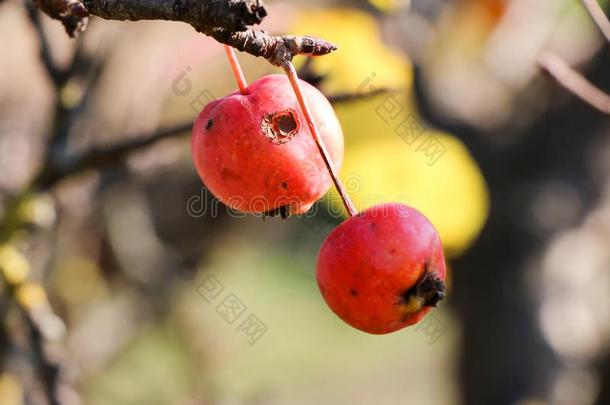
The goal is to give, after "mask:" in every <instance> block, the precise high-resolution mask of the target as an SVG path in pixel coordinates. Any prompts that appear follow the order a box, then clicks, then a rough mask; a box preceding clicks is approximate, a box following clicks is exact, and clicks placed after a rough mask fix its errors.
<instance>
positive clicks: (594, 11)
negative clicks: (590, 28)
mask: <svg viewBox="0 0 610 405" xmlns="http://www.w3.org/2000/svg"><path fill="white" fill-rule="evenodd" d="M582 2H583V4H584V5H585V7H586V8H587V11H588V12H589V14H590V15H591V17H592V18H593V20H594V21H595V23H596V24H597V26H598V27H599V29H600V31H601V32H602V34H604V36H605V37H606V40H608V41H609V42H610V21H608V17H606V14H604V10H602V8H601V7H600V6H599V3H597V0H582Z"/></svg>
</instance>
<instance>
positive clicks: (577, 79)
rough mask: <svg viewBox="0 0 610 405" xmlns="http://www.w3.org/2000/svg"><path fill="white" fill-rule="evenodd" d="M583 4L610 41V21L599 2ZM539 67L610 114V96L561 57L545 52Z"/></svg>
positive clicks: (579, 95) (589, 1)
mask: <svg viewBox="0 0 610 405" xmlns="http://www.w3.org/2000/svg"><path fill="white" fill-rule="evenodd" d="M582 2H583V4H584V5H585V7H586V8H587V11H588V12H589V14H590V15H591V17H592V18H593V20H594V21H595V23H596V24H597V26H598V27H599V29H600V31H601V32H602V34H604V36H605V37H606V40H608V41H610V21H608V17H606V15H605V14H604V11H603V10H602V9H601V7H600V6H599V4H598V3H597V0H582ZM538 65H539V66H540V67H541V68H542V69H544V70H545V71H546V72H547V73H549V74H550V75H551V76H553V77H554V78H555V80H557V82H559V84H561V85H562V86H563V87H565V88H566V89H568V90H569V91H571V92H572V93H574V94H575V95H576V96H578V97H580V98H581V99H582V100H583V101H584V102H586V103H588V104H590V105H591V106H593V107H595V108H597V109H598V110H599V111H601V112H603V113H606V114H610V96H609V95H608V94H606V93H604V92H603V91H601V90H600V89H599V88H597V87H596V86H595V85H593V84H592V83H591V82H589V81H588V80H587V79H585V77H584V76H582V75H581V74H580V73H578V72H576V71H575V70H574V69H572V68H571V67H570V66H569V65H568V64H567V63H566V62H565V61H564V60H563V59H561V58H560V57H559V56H557V55H555V54H554V53H551V52H544V53H543V54H542V55H540V56H539V58H538Z"/></svg>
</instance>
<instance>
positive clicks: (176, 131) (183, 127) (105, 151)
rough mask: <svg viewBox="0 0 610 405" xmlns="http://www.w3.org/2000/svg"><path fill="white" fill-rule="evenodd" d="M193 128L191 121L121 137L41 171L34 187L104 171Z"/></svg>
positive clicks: (46, 186)
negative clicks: (98, 170) (130, 156)
mask: <svg viewBox="0 0 610 405" xmlns="http://www.w3.org/2000/svg"><path fill="white" fill-rule="evenodd" d="M192 128H193V123H192V121H189V122H185V123H181V124H178V125H175V126H171V127H167V128H161V129H159V130H158V131H156V132H154V133H152V134H147V135H141V136H132V137H127V136H125V137H122V138H123V139H125V138H128V139H127V140H125V141H122V142H119V143H117V144H115V145H111V146H106V147H103V148H97V149H92V150H90V151H87V152H84V153H83V154H82V155H78V156H76V157H74V158H72V159H69V160H68V161H67V162H66V163H64V164H62V165H61V166H59V167H49V168H47V169H46V170H44V171H42V172H41V174H40V177H39V178H38V179H36V180H35V181H34V184H35V187H37V188H38V189H41V190H46V189H49V188H51V187H53V186H54V185H55V184H56V183H57V182H58V181H60V180H62V179H64V178H66V177H68V176H71V175H73V174H76V173H80V172H82V171H84V170H89V169H104V168H106V167H110V166H113V165H116V164H118V163H120V162H122V161H123V160H124V159H125V158H126V157H127V156H128V155H129V154H130V153H131V152H134V151H136V150H138V149H141V148H144V147H146V146H149V145H152V144H153V143H155V142H157V141H160V140H162V139H167V138H171V137H174V136H178V135H182V134H185V133H189V132H190V131H191V129H192Z"/></svg>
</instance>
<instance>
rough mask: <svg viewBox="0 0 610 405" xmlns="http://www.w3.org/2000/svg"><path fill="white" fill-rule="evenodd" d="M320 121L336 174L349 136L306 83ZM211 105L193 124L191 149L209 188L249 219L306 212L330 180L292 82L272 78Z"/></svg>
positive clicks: (306, 94) (316, 119)
mask: <svg viewBox="0 0 610 405" xmlns="http://www.w3.org/2000/svg"><path fill="white" fill-rule="evenodd" d="M301 86H302V89H303V93H304V97H305V100H306V101H307V103H308V105H309V107H310V109H311V112H312V117H313V120H314V123H315V124H316V125H317V127H318V129H319V132H320V136H321V139H322V142H323V143H324V145H325V146H326V149H327V150H328V152H329V154H330V157H331V160H332V162H333V164H334V166H335V168H336V169H337V171H338V170H339V168H340V167H341V164H342V162H343V133H342V131H341V126H340V124H339V121H338V119H337V117H336V115H335V112H334V110H333V108H332V106H331V104H330V102H329V101H328V100H327V99H326V97H325V96H324V95H323V94H322V93H321V92H320V91H318V90H317V89H316V88H315V87H313V86H311V85H310V84H308V83H306V82H304V81H301ZM247 90H248V94H245V95H242V94H241V93H239V92H234V93H232V94H230V95H228V96H226V97H224V98H221V99H219V100H215V101H212V102H210V103H209V104H208V105H206V106H205V108H204V109H203V111H202V112H201V113H200V114H199V117H198V118H197V120H196V121H195V124H194V126H193V131H192V138H191V151H192V156H193V161H194V162H195V168H196V170H197V173H198V174H199V176H200V178H201V180H202V181H203V183H204V184H205V185H206V187H207V188H208V189H209V190H210V191H211V192H212V194H214V196H216V198H218V199H219V200H220V201H222V202H223V203H224V204H226V205H228V206H229V207H231V208H233V209H235V210H237V211H241V212H246V213H253V214H260V213H274V212H275V213H278V212H280V211H281V210H286V208H288V211H289V212H290V213H292V214H302V213H305V212H307V211H308V210H309V208H310V207H311V206H312V205H313V203H314V202H316V201H317V200H318V199H320V198H321V197H322V196H323V195H324V194H325V193H326V192H327V191H328V189H329V188H330V187H331V185H332V180H331V178H330V175H329V174H328V171H327V169H326V166H325V165H324V161H323V160H322V157H321V156H320V153H319V151H318V149H317V146H316V144H315V142H314V140H313V138H312V136H311V134H310V133H309V129H308V126H307V123H306V121H305V118H304V116H303V113H302V111H301V109H300V107H299V105H298V102H297V99H296V97H295V94H294V92H293V90H292V87H291V86H290V82H289V81H288V78H287V77H286V76H284V75H268V76H264V77H262V78H260V79H259V80H257V81H255V82H253V83H252V84H250V85H249V86H248V88H247Z"/></svg>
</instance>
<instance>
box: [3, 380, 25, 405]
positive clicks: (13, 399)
mask: <svg viewBox="0 0 610 405" xmlns="http://www.w3.org/2000/svg"><path fill="white" fill-rule="evenodd" d="M0 400H1V402H2V404H3V405H21V404H23V387H22V385H21V383H20V382H19V380H18V379H16V378H15V377H13V376H12V375H10V374H6V373H5V374H0Z"/></svg>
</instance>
